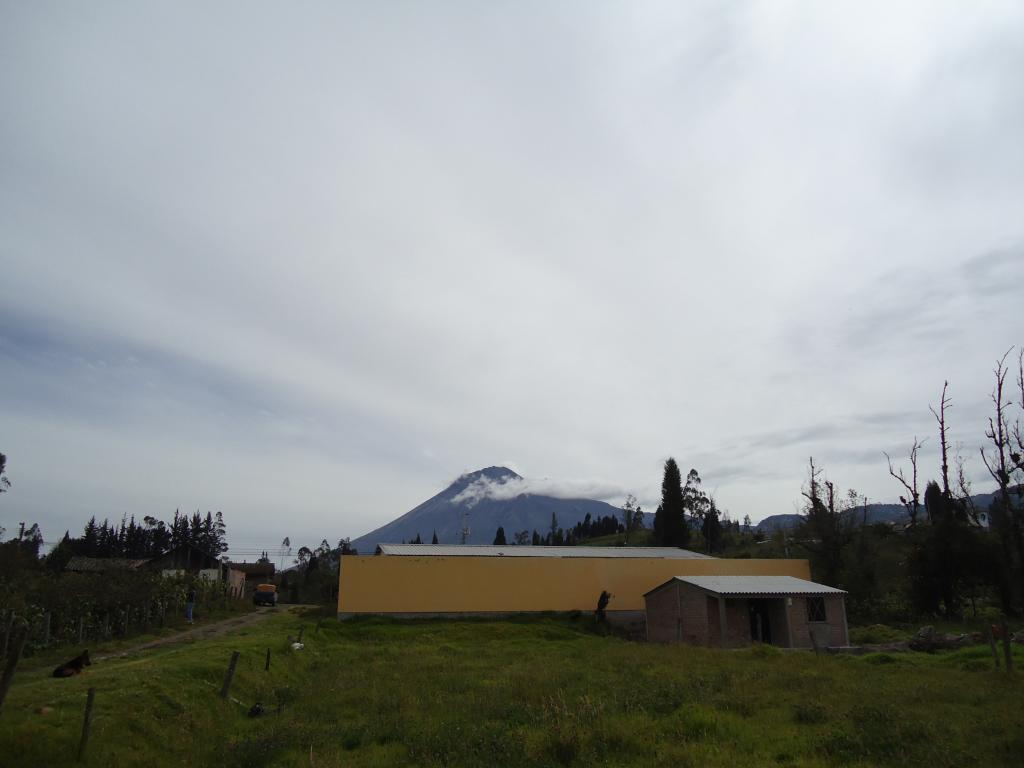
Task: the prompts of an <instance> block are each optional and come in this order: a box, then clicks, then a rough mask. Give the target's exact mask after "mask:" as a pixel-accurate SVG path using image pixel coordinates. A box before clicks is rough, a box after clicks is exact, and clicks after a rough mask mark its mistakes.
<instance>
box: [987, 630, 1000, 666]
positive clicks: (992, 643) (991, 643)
mask: <svg viewBox="0 0 1024 768" xmlns="http://www.w3.org/2000/svg"><path fill="white" fill-rule="evenodd" d="M988 647H989V650H990V651H992V659H993V661H995V663H996V669H999V651H997V650H996V636H995V633H994V632H992V625H991V624H990V625H989V627H988Z"/></svg>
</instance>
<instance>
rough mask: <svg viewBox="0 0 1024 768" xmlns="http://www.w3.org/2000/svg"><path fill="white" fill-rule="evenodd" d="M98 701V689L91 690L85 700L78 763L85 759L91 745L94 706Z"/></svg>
mask: <svg viewBox="0 0 1024 768" xmlns="http://www.w3.org/2000/svg"><path fill="white" fill-rule="evenodd" d="M95 700H96V689H95V688H90V689H89V696H88V698H86V700H85V719H84V720H83V721H82V740H81V741H80V742H78V762H82V758H83V757H85V747H86V745H87V744H88V743H89V729H90V728H92V705H93V702H94V701H95Z"/></svg>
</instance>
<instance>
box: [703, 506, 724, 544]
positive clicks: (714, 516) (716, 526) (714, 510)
mask: <svg viewBox="0 0 1024 768" xmlns="http://www.w3.org/2000/svg"><path fill="white" fill-rule="evenodd" d="M701 533H703V534H704V546H705V548H706V551H707V552H708V554H711V553H713V552H718V551H719V550H721V548H722V522H721V519H720V515H719V513H718V506H717V505H716V504H715V500H714V499H708V505H707V511H706V512H705V513H704V515H703V517H702V519H701Z"/></svg>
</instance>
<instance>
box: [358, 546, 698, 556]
mask: <svg viewBox="0 0 1024 768" xmlns="http://www.w3.org/2000/svg"><path fill="white" fill-rule="evenodd" d="M377 554H379V555H415V556H418V557H430V556H435V557H438V556H440V557H655V558H662V559H679V560H686V559H695V558H697V559H702V560H713V559H715V558H713V557H711V556H710V555H702V554H700V553H699V552H691V551H690V550H688V549H678V548H677V547H543V546H538V547H533V546H529V545H522V546H491V545H486V544H461V545H455V546H450V545H447V544H378V545H377Z"/></svg>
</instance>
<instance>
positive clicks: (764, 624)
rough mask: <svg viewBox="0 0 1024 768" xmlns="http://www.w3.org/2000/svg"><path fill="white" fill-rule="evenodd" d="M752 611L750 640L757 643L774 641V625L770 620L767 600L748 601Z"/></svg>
mask: <svg viewBox="0 0 1024 768" xmlns="http://www.w3.org/2000/svg"><path fill="white" fill-rule="evenodd" d="M747 606H748V607H749V610H750V639H751V640H753V641H754V642H755V643H770V642H771V641H772V623H771V621H770V620H769V618H768V601H767V600H748V601H747Z"/></svg>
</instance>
